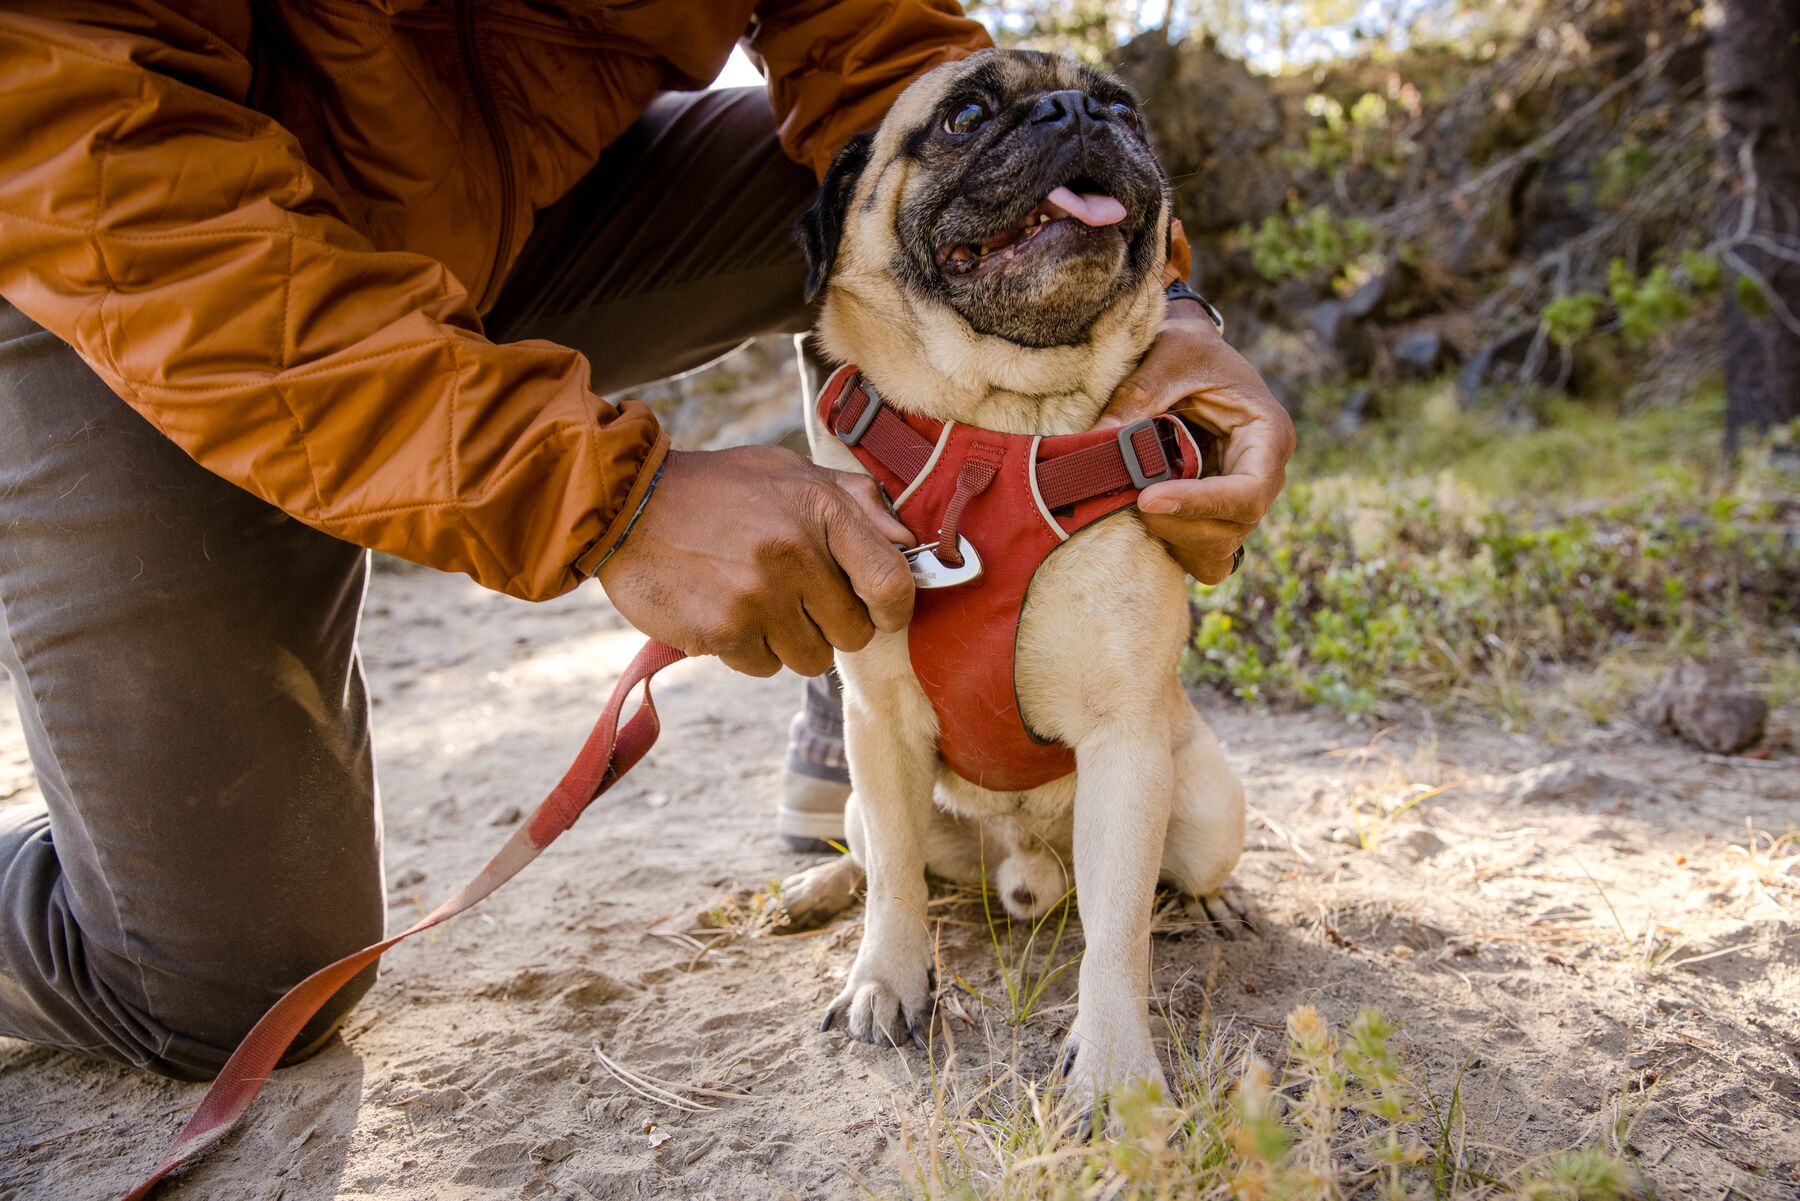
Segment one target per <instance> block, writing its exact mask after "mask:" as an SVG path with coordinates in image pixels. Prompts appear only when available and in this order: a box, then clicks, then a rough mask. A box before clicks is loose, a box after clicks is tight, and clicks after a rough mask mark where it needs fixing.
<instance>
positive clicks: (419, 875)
mask: <svg viewBox="0 0 1800 1201" xmlns="http://www.w3.org/2000/svg"><path fill="white" fill-rule="evenodd" d="M423 883H425V873H424V872H422V871H420V870H419V869H418V868H416V867H409V868H407V869H406V870H405V871H403V872H401V873H400V874H399V875H397V876H395V877H394V883H393V885H392V886H391V887H392V889H393V891H395V892H403V891H405V890H406V889H408V888H417V887H418V886H419V885H421V884H423Z"/></svg>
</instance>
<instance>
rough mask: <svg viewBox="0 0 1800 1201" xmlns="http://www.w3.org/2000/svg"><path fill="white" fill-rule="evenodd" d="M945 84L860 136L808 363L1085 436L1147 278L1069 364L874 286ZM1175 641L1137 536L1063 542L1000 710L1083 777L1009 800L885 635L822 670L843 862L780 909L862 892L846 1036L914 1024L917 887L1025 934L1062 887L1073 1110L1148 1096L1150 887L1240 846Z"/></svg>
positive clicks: (949, 73)
mask: <svg viewBox="0 0 1800 1201" xmlns="http://www.w3.org/2000/svg"><path fill="white" fill-rule="evenodd" d="M965 69H967V64H954V65H952V66H950V67H945V68H940V69H938V70H937V71H934V72H932V73H930V74H929V75H927V76H925V77H924V78H923V79H921V80H920V81H919V82H918V83H916V84H914V85H913V87H912V88H911V89H909V90H908V91H907V93H906V94H905V95H904V96H903V97H902V98H901V100H900V101H899V103H898V104H897V105H896V106H895V108H894V110H893V112H892V113H891V114H890V116H889V117H888V119H887V121H886V122H885V123H884V124H883V126H882V128H881V130H880V131H879V132H878V134H877V136H876V139H875V143H874V149H873V152H872V155H871V159H870V164H869V166H868V168H867V169H866V170H865V172H864V174H863V176H862V178H861V181H860V183H859V186H858V188H857V190H856V192H855V194H854V198H853V202H852V204H851V206H850V212H849V217H848V220H847V222H846V228H845V230H844V235H843V240H842V243H841V245H840V248H839V257H838V262H837V266H836V269H835V271H834V272H833V274H832V276H831V279H830V281H829V284H828V286H827V290H826V293H825V298H824V304H823V310H822V313H821V319H820V322H819V332H820V335H821V337H822V339H823V343H824V347H825V349H826V351H827V352H828V353H829V354H830V355H831V356H833V357H834V358H836V359H838V360H840V361H843V362H854V363H856V364H858V365H859V367H860V368H861V369H862V370H863V371H864V372H865V374H866V375H867V376H868V377H869V378H870V379H871V380H872V381H873V383H874V384H875V386H876V388H877V389H878V390H879V392H880V394H881V396H882V397H883V398H884V399H885V400H886V401H888V402H889V403H892V404H895V405H898V406H901V407H904V408H907V409H911V410H913V411H916V412H919V413H924V414H928V415H930V416H932V417H936V418H939V419H943V420H951V421H958V422H963V423H967V424H971V425H977V426H982V427H986V428H989V429H997V430H1005V431H1008V432H1014V433H1041V434H1057V433H1069V432H1074V431H1078V430H1083V429H1087V428H1089V427H1090V426H1091V425H1092V424H1093V422H1094V420H1095V419H1096V418H1097V417H1098V415H1099V414H1100V412H1101V410H1102V409H1103V408H1104V407H1105V405H1106V402H1107V400H1108V399H1109V397H1110V396H1111V394H1112V392H1113V389H1114V388H1115V387H1116V386H1117V385H1118V384H1119V383H1120V381H1122V380H1123V379H1124V378H1125V376H1126V375H1127V374H1128V373H1129V372H1130V370H1131V368H1132V366H1133V365H1134V364H1135V363H1136V362H1137V361H1138V359H1139V358H1140V357H1141V356H1142V354H1143V352H1144V351H1145V349H1146V348H1147V347H1148V346H1149V345H1150V342H1151V341H1152V339H1153V338H1154V336H1155V334H1156V330H1157V327H1158V324H1159V323H1160V321H1161V319H1162V315H1163V306H1164V300H1163V296H1162V288H1161V283H1160V278H1159V275H1160V268H1161V263H1160V262H1159V263H1158V264H1157V267H1158V272H1157V273H1155V274H1152V275H1151V276H1150V277H1149V278H1148V279H1146V281H1145V282H1144V284H1143V285H1142V286H1141V287H1140V288H1138V289H1137V290H1136V291H1135V292H1134V293H1132V294H1131V295H1130V296H1129V297H1127V298H1126V299H1125V300H1124V301H1122V302H1121V303H1119V304H1118V305H1116V306H1115V307H1114V308H1113V309H1112V310H1111V311H1109V312H1108V313H1106V314H1105V315H1103V316H1102V317H1101V319H1100V320H1099V321H1098V323H1097V324H1096V325H1095V327H1094V330H1093V333H1092V335H1091V337H1090V338H1089V339H1088V340H1087V341H1086V342H1085V343H1084V344H1082V345H1078V346H1062V347H1055V348H1050V349H1033V348H1028V347H1023V346H1019V345H1016V344H1014V343H1012V342H1008V341H1005V340H1002V339H999V338H996V337H990V336H984V335H981V334H978V333H976V332H975V331H974V330H972V329H971V328H970V327H969V326H968V325H967V324H966V323H965V322H964V321H963V320H962V319H961V318H960V317H959V316H958V315H957V314H955V313H954V312H952V311H950V310H949V309H947V308H945V307H944V306H942V305H941V304H938V303H936V302H934V301H932V300H930V299H928V298H923V297H920V296H916V295H913V294H910V293H909V292H907V291H905V290H904V289H903V288H902V287H901V286H900V285H899V284H898V283H897V282H896V280H895V279H894V277H893V275H892V274H891V272H890V271H889V269H888V266H887V264H888V263H890V262H891V261H892V260H893V258H894V255H895V251H896V245H895V233H894V229H895V213H896V212H897V210H898V207H899V205H900V203H901V200H902V197H903V196H904V195H905V194H906V189H907V187H908V178H907V174H908V165H907V163H906V161H905V160H903V159H900V158H898V157H897V156H896V149H897V147H898V146H899V145H900V144H901V141H902V139H903V137H904V136H905V134H906V133H907V132H908V131H909V130H911V129H912V128H914V127H915V126H916V125H917V124H918V123H919V122H921V121H930V120H932V119H934V118H933V114H934V112H935V110H936V108H937V106H938V104H939V103H940V99H941V98H942V97H943V96H944V94H945V92H946V90H947V89H948V88H950V87H951V86H952V85H953V84H954V81H955V79H956V77H957V74H958V72H959V71H961V70H965ZM1038 69H1042V68H1041V66H1040V67H1039V68H1038ZM1166 219H1167V217H1166V214H1165V217H1164V220H1165V221H1166ZM811 434H812V438H813V446H814V454H815V457H816V458H817V460H818V461H819V462H820V463H822V464H824V465H826V466H830V467H835V468H840V469H843V470H851V471H854V470H861V468H860V465H859V464H858V463H857V461H856V459H855V458H854V456H852V455H851V454H850V452H849V451H848V450H847V449H846V448H845V447H843V446H842V445H841V444H839V443H838V442H837V440H836V439H835V438H833V437H830V436H829V435H826V434H824V433H823V432H822V431H820V430H818V429H816V428H814V429H812V430H811ZM1187 630H1188V612H1187V597H1186V589H1185V583H1184V578H1183V575H1182V572H1181V570H1180V568H1178V567H1177V566H1176V565H1175V563H1174V562H1173V560H1171V559H1170V557H1169V555H1168V553H1167V551H1166V549H1165V548H1164V547H1163V546H1162V545H1161V543H1159V542H1158V541H1156V540H1155V539H1154V538H1152V537H1151V536H1150V535H1149V534H1148V533H1147V532H1146V531H1145V530H1144V528H1143V526H1142V524H1141V523H1140V522H1139V521H1138V519H1137V518H1136V516H1135V515H1122V516H1119V517H1116V518H1113V519H1110V520H1108V521H1105V522H1101V523H1099V524H1097V525H1095V526H1092V527H1090V528H1088V529H1086V530H1083V531H1081V532H1080V533H1078V534H1076V535H1075V536H1074V537H1073V538H1071V539H1070V540H1069V542H1068V543H1066V544H1065V545H1064V546H1063V547H1061V548H1060V549H1059V550H1058V551H1056V552H1055V553H1054V554H1053V555H1052V556H1051V557H1050V559H1049V560H1048V561H1047V562H1046V563H1045V564H1044V566H1043V567H1042V568H1041V569H1040V570H1039V572H1038V574H1037V577H1036V579H1035V581H1034V582H1033V584H1032V587H1031V592H1030V595H1029V598H1028V600H1027V604H1026V607H1025V610H1024V614H1023V617H1022V621H1021V627H1020V635H1019V641H1018V663H1017V675H1016V679H1017V686H1018V695H1019V700H1020V704H1021V707H1022V710H1023V712H1024V714H1025V717H1026V719H1027V721H1028V722H1029V723H1030V725H1031V727H1032V728H1033V729H1035V730H1038V731H1040V732H1042V733H1044V734H1046V735H1050V736H1052V737H1056V738H1058V739H1061V740H1062V741H1064V742H1066V743H1068V744H1069V745H1071V746H1073V747H1074V748H1075V753H1076V759H1077V763H1078V765H1079V769H1078V771H1077V772H1076V774H1075V775H1074V776H1072V777H1068V778H1065V779H1062V780H1058V781H1055V782H1053V783H1051V784H1048V785H1046V786H1044V787H1042V788H1038V789H1034V790H1032V791H1030V792H1025V793H995V792H989V791H987V790H985V789H982V788H978V787H976V786H975V785H973V784H970V783H969V782H968V781H966V780H963V779H961V778H960V777H958V776H956V775H954V774H952V773H950V772H949V771H948V770H947V769H944V768H942V767H941V765H940V764H939V763H938V762H937V758H936V741H937V729H936V719H935V716H934V715H933V713H932V710H931V706H930V704H929V703H928V702H927V700H926V698H925V694H924V692H923V690H922V689H921V688H920V686H919V683H918V680H917V678H916V677H915V676H914V674H913V670H912V665H911V661H910V659H909V657H908V653H907V640H906V636H905V634H904V633H900V634H886V635H878V636H877V637H876V639H875V641H874V642H872V643H871V644H870V645H869V646H868V647H867V648H865V649H864V650H862V651H859V652H857V653H854V654H840V655H839V656H838V665H839V670H840V672H841V674H842V677H843V682H844V696H845V710H846V712H845V720H846V746H847V751H848V755H849V760H850V770H851V777H852V780H853V782H854V785H855V796H854V798H853V800H852V803H851V807H850V811H849V813H848V815H847V818H848V826H849V830H848V836H849V840H850V847H851V851H852V857H851V859H850V860H849V861H846V862H845V863H839V864H832V865H825V867H824V868H822V869H815V871H816V872H818V873H819V874H818V875H817V876H815V877H814V878H813V879H812V880H811V881H810V882H809V881H808V880H806V879H804V878H802V879H797V880H796V881H793V882H790V889H791V890H792V891H793V892H795V893H796V894H797V895H800V896H804V895H806V894H807V893H808V891H809V889H810V890H812V891H813V892H814V893H815V894H816V893H817V891H818V890H819V889H820V888H821V887H822V885H823V883H824V882H825V881H827V880H828V881H830V883H831V885H832V889H833V891H835V892H836V893H847V889H845V888H844V887H843V885H844V881H845V878H846V876H847V875H849V874H850V873H853V872H855V870H856V867H857V866H860V867H861V868H862V869H863V870H864V871H866V872H867V874H868V879H869V890H868V916H867V924H866V930H867V932H866V934H865V936H864V940H863V944H862V947H861V950H860V951H859V953H858V955H857V959H856V963H855V965H854V966H853V967H852V969H851V971H850V975H849V980H848V982H847V984H846V985H845V988H844V991H843V992H842V994H840V996H839V997H838V998H837V1000H836V1001H834V1002H833V1012H838V1011H840V1010H841V1011H842V1012H844V1013H845V1014H846V1015H847V1017H848V1024H849V1028H850V1030H851V1032H852V1033H853V1034H855V1035H856V1036H857V1037H860V1038H865V1039H868V1040H870V1041H876V1040H877V1039H878V1038H881V1037H886V1038H887V1039H889V1040H891V1041H899V1040H900V1038H902V1037H903V1036H904V1034H905V1033H906V1031H905V1029H904V1024H908V1023H919V1022H922V1021H923V1020H924V1018H925V1015H926V1014H927V1013H928V1012H929V1005H930V991H931V985H930V983H929V969H930V967H931V947H930V940H929V937H928V933H927V928H926V923H925V920H924V914H925V900H926V891H925V873H926V871H927V870H928V869H929V870H931V871H933V872H934V873H936V874H939V875H942V876H945V877H948V878H950V879H954V880H962V881H968V882H974V881H976V880H979V879H981V878H983V877H984V876H985V878H986V879H987V880H988V882H989V884H990V886H995V887H997V889H998V891H999V893H1000V898H1001V901H1002V903H1003V904H1005V905H1006V906H1007V908H1008V909H1009V911H1011V912H1013V913H1014V914H1015V915H1017V916H1021V917H1029V916H1033V915H1035V914H1038V913H1041V912H1043V911H1044V910H1045V909H1047V908H1048V907H1050V906H1051V905H1052V904H1054V903H1055V902H1056V901H1057V900H1058V899H1059V898H1060V897H1061V895H1062V893H1063V892H1064V891H1065V889H1066V887H1067V884H1066V882H1065V881H1066V875H1065V873H1066V872H1067V871H1068V869H1069V868H1071V867H1072V869H1073V875H1074V882H1075V884H1076V885H1077V897H1078V904H1079V906H1080V912H1081V917H1082V924H1083V929H1084V932H1085V937H1086V943H1087V950H1086V953H1085V955H1084V957H1083V959H1082V964H1081V971H1080V981H1079V998H1078V1011H1077V1016H1076V1018H1075V1020H1074V1023H1073V1026H1072V1028H1071V1030H1070V1035H1069V1039H1070V1042H1069V1050H1070V1052H1071V1053H1072V1054H1073V1056H1074V1058H1073V1064H1072V1070H1071V1087H1072V1088H1073V1089H1074V1090H1075V1091H1076V1092H1077V1093H1078V1095H1079V1096H1081V1097H1082V1098H1085V1099H1086V1100H1087V1101H1088V1102H1089V1103H1092V1102H1093V1101H1095V1100H1097V1099H1098V1098H1099V1097H1100V1096H1101V1095H1102V1094H1103V1093H1104V1092H1105V1091H1106V1090H1107V1089H1108V1088H1110V1087H1113V1086H1115V1085H1117V1084H1120V1083H1122V1082H1125V1081H1127V1080H1130V1079H1135V1078H1146V1077H1147V1078H1152V1079H1158V1080H1160V1078H1161V1072H1160V1069H1159V1067H1158V1065H1157V1062H1156V1056H1155V1052H1154V1050H1153V1048H1152V1045H1151V1041H1150V1028H1149V1021H1148V1012H1147V1004H1148V1001H1149V937H1150V922H1151V910H1152V905H1153V894H1154V889H1155V885H1156V881H1157V879H1158V876H1159V875H1160V876H1162V877H1163V878H1165V879H1167V880H1169V881H1170V882H1171V883H1174V884H1175V885H1177V886H1178V887H1180V888H1182V889H1184V890H1186V891H1188V892H1190V893H1192V894H1194V895H1196V896H1204V895H1205V894H1208V893H1211V892H1214V891H1215V890H1217V889H1219V888H1220V886H1221V885H1222V884H1223V882H1224V880H1225V877H1226V875H1227V874H1228V873H1229V872H1230V870H1231V868H1232V866H1233V865H1234V864H1235V862H1236V860H1237V857H1238V853H1239V850H1240V849H1241V846H1242V841H1243V793H1242V789H1241V786H1240V785H1239V784H1238V781H1237V779H1236V778H1235V776H1233V774H1232V772H1231V770H1230V768H1229V767H1228V766H1227V765H1226V763H1225V760H1224V757H1223V755H1222V753H1221V751H1220V749H1219V746H1218V743H1217V742H1216V741H1215V740H1214V738H1213V736H1212V734H1211V732H1210V731H1209V730H1208V729H1207V728H1206V725H1205V723H1204V722H1203V721H1202V720H1201V719H1200V716H1199V714H1197V713H1196V712H1195V711H1194V709H1193V707H1192V705H1191V704H1190V703H1189V701H1188V699H1187V696H1186V694H1185V693H1184V692H1183V690H1182V688H1181V686H1180V684H1179V681H1178V680H1177V678H1176V674H1175V669H1176V660H1177V657H1178V656H1179V654H1180V652H1181V648H1182V645H1183V642H1184V640H1185V638H1186V635H1187ZM934 802H935V803H934Z"/></svg>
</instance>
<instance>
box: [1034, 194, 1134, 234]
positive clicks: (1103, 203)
mask: <svg viewBox="0 0 1800 1201" xmlns="http://www.w3.org/2000/svg"><path fill="white" fill-rule="evenodd" d="M1045 199H1046V200H1048V201H1049V202H1050V203H1051V204H1054V205H1055V206H1056V207H1057V208H1060V209H1061V210H1063V212H1065V213H1067V214H1069V216H1071V217H1073V218H1075V219H1076V220H1077V221H1079V222H1081V223H1082V224H1083V225H1117V224H1118V223H1119V222H1121V221H1123V220H1125V206H1124V205H1122V204H1120V203H1119V202H1118V201H1117V200H1114V199H1113V198H1112V197H1111V196H1108V195H1107V194H1106V193H1104V192H1091V193H1089V194H1088V195H1086V196H1081V195H1078V194H1077V193H1075V192H1071V191H1070V190H1069V189H1068V188H1058V189H1056V190H1055V191H1054V192H1052V193H1050V195H1048V196H1046V197H1045Z"/></svg>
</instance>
